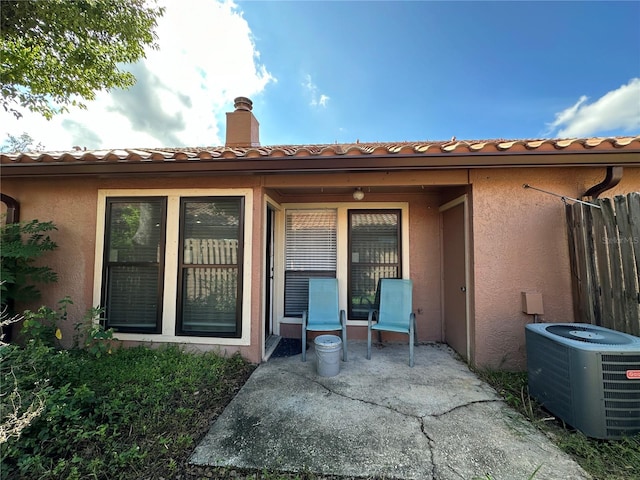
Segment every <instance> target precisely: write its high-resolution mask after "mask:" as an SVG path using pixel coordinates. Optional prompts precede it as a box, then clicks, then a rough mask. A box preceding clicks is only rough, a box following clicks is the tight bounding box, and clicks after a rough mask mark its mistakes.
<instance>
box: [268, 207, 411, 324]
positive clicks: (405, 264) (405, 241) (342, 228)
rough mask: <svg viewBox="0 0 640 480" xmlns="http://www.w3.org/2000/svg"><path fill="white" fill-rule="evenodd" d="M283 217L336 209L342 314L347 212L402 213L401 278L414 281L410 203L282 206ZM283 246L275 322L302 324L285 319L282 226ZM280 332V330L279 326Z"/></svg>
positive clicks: (281, 248)
mask: <svg viewBox="0 0 640 480" xmlns="http://www.w3.org/2000/svg"><path fill="white" fill-rule="evenodd" d="M279 206H280V208H281V211H280V213H281V215H282V218H284V215H285V214H286V211H287V210H289V209H291V210H304V209H318V208H334V209H336V210H337V213H338V225H337V231H336V235H337V265H336V278H337V279H338V303H339V306H340V309H341V310H345V311H348V308H347V305H348V296H347V282H348V281H349V278H348V261H349V256H348V248H349V235H348V233H349V217H348V214H347V211H348V210H358V209H360V210H393V209H395V210H400V215H401V219H400V223H401V236H402V238H401V242H402V278H411V265H410V262H409V223H410V219H409V203H407V202H358V203H354V202H345V203H320V204H318V203H283V204H280V205H279ZM282 225H283V227H282V240H283V241H282V242H279V244H278V255H277V258H276V261H277V267H276V278H277V279H278V280H277V283H276V285H275V290H276V295H275V297H276V298H275V309H276V311H275V315H274V316H275V318H277V320H278V321H277V323H278V325H279V324H298V325H300V324H302V320H301V319H300V318H296V317H285V316H284V271H285V265H284V258H285V245H284V224H282ZM347 325H353V326H366V325H367V321H366V320H350V319H348V318H347ZM278 329H279V326H278Z"/></svg>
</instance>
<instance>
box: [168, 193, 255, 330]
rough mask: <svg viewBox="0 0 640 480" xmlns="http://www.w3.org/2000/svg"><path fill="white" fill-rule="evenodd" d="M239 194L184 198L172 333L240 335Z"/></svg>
mask: <svg viewBox="0 0 640 480" xmlns="http://www.w3.org/2000/svg"><path fill="white" fill-rule="evenodd" d="M242 207H243V199H242V198H241V197H237V198H233V197H231V198H229V197H227V198H189V199H184V198H183V199H182V200H181V205H180V211H181V215H180V217H181V226H180V230H181V235H180V242H181V248H180V260H179V264H180V266H179V277H180V280H179V285H180V290H179V293H178V296H179V298H180V299H181V301H180V303H179V307H178V308H179V312H178V323H177V326H176V329H177V332H176V334H189V335H210V334H212V333H215V334H216V335H217V336H233V337H239V336H240V335H241V331H240V327H241V318H242V315H241V313H242V312H241V311H242V309H241V306H242V303H241V297H242V296H241V295H240V292H241V285H240V281H241V279H242V239H243V232H242V226H243V224H244V221H243V218H242V211H243V208H242Z"/></svg>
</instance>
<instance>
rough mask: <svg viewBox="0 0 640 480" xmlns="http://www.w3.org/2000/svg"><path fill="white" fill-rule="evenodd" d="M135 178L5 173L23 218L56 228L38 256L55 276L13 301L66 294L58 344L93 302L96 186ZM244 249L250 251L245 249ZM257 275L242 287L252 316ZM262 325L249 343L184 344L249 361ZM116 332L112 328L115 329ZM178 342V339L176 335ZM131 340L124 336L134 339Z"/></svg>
mask: <svg viewBox="0 0 640 480" xmlns="http://www.w3.org/2000/svg"><path fill="white" fill-rule="evenodd" d="M144 183H145V187H147V188H156V189H158V188H159V189H161V188H173V189H176V188H185V189H188V188H216V187H218V188H233V187H246V186H248V184H253V183H255V181H254V180H249V181H248V180H247V179H246V178H242V179H239V178H235V177H226V178H224V179H212V178H200V179H193V178H168V177H165V178H157V179H151V180H145V182H144ZM139 186H140V180H139V179H135V178H129V179H108V178H106V179H96V178H76V177H74V178H56V179H26V178H15V179H4V180H3V184H2V192H3V193H5V194H7V195H10V196H11V197H13V198H15V199H16V200H18V201H19V202H20V208H21V212H20V217H21V219H22V220H24V221H27V220H32V219H38V220H40V221H52V222H54V223H55V224H56V225H57V227H58V230H57V231H54V232H53V233H52V234H51V237H52V239H53V240H54V241H55V242H56V243H57V244H58V248H57V249H56V250H55V251H53V252H50V253H47V254H46V255H45V256H43V257H42V264H44V265H48V266H50V267H51V268H52V269H53V270H54V271H55V272H57V274H58V282H56V283H55V284H49V285H43V286H42V288H41V290H42V298H41V299H40V300H39V301H37V302H34V303H33V304H29V305H18V306H17V308H18V309H22V310H24V309H32V310H35V309H37V308H38V307H39V306H40V305H47V306H51V307H55V306H56V304H57V302H58V301H59V300H60V299H62V298H64V297H65V296H69V297H70V298H71V299H72V301H73V302H74V303H73V305H71V306H70V307H69V309H68V310H69V319H68V321H67V322H65V324H64V325H61V330H62V334H63V339H62V342H61V343H62V345H63V346H65V347H69V346H71V345H72V342H73V335H74V324H76V323H78V322H80V321H82V318H83V316H84V315H85V313H86V312H87V310H88V309H90V308H91V307H92V303H93V279H94V265H95V248H96V212H97V199H98V190H99V189H104V188H107V189H117V188H139ZM260 198H261V197H259V196H256V200H257V201H256V202H254V204H253V215H254V217H253V218H254V221H255V222H258V223H256V224H257V225H260V224H261V222H262V215H261V209H260V207H259V201H260ZM261 234H262V231H261V229H260V228H254V239H255V238H261V237H259V235H261ZM254 239H251V240H252V242H253V243H252V250H251V254H252V255H254V256H255V255H256V254H258V253H259V252H260V251H261V243H260V242H256V241H253V240H254ZM247 254H249V252H247ZM252 268H253V271H252V273H257V272H258V270H259V265H257V264H256V263H255V262H254V263H253V265H252ZM259 286H260V276H259V275H254V276H253V277H252V281H251V284H250V285H247V286H246V288H247V289H250V290H251V291H252V293H253V303H252V306H251V316H252V318H258V317H259V315H260V305H261V303H260V302H261V298H260V288H259ZM261 333H262V332H261V330H260V329H259V328H256V326H255V324H254V325H252V328H251V337H250V340H251V345H250V346H241V345H240V346H236V345H225V346H218V345H210V344H206V345H205V344H198V343H191V344H189V345H187V346H186V347H188V348H190V349H195V350H210V349H212V348H214V349H216V350H219V351H221V352H224V353H226V354H232V353H235V352H240V353H241V354H242V355H243V356H245V358H247V359H248V360H249V361H252V362H259V361H260V360H261V344H260V342H259V341H258V339H259V335H260V334H261ZM116 337H117V334H116ZM177 341H178V342H179V339H178V340H177ZM135 343H136V342H126V344H135Z"/></svg>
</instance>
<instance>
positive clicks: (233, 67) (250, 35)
mask: <svg viewBox="0 0 640 480" xmlns="http://www.w3.org/2000/svg"><path fill="white" fill-rule="evenodd" d="M161 3H163V4H165V5H166V6H167V12H166V15H165V17H164V18H163V19H162V20H161V24H160V26H159V29H158V36H159V44H160V50H159V51H154V52H150V53H149V54H148V56H147V59H146V60H144V61H143V62H140V63H139V64H137V65H133V66H130V67H128V68H130V69H131V70H132V71H133V72H134V73H135V74H136V75H137V77H138V84H137V85H136V86H135V87H134V88H132V89H131V90H129V91H126V92H122V91H114V92H110V93H102V94H100V95H99V96H98V98H97V99H96V101H95V102H93V103H92V104H90V105H89V108H88V110H87V111H84V112H82V111H74V112H71V113H69V114H65V115H63V116H59V117H57V118H56V119H54V120H52V121H50V122H47V121H45V120H42V119H40V118H37V117H36V116H34V115H29V114H27V115H25V118H24V119H22V120H14V119H13V118H11V117H8V116H6V115H5V116H0V121H1V122H2V123H1V126H0V138H5V136H6V133H11V134H14V135H18V134H20V133H22V132H23V131H26V132H28V133H30V134H31V135H32V136H33V137H34V139H36V141H39V142H41V143H42V144H43V145H44V146H45V148H46V149H49V150H53V149H56V150H57V149H70V148H71V147H72V146H73V145H80V146H83V147H86V148H88V149H95V148H133V147H161V146H166V147H173V146H211V145H213V146H215V145H222V144H224V132H225V112H228V111H231V110H232V109H233V98H234V97H236V96H248V97H250V98H252V100H253V101H254V114H255V115H256V117H257V118H258V120H259V122H260V140H261V143H262V144H263V145H282V144H314V143H334V142H339V143H350V142H355V141H356V140H360V141H361V142H375V141H382V142H393V141H405V140H406V141H424V140H447V139H450V138H451V137H453V136H455V137H456V138H458V139H495V138H509V139H516V138H540V137H590V136H613V135H622V136H627V135H638V134H640V27H639V25H640V2H586V1H580V2H544V1H540V2H480V1H478V2H457V1H449V2H432V1H423V2H418V1H410V2H409V1H386V2H381V1H378V2H362V1H354V2H344V1H322V2H310V1H296V2H273V1H237V2H236V3H232V2H218V1H215V0H186V1H179V0H163V1H162V2H161Z"/></svg>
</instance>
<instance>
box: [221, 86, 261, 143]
mask: <svg viewBox="0 0 640 480" xmlns="http://www.w3.org/2000/svg"><path fill="white" fill-rule="evenodd" d="M234 102H235V103H234V105H233V106H234V107H235V109H236V110H235V111H234V112H227V141H226V143H225V146H227V147H259V146H260V124H259V123H258V120H257V119H256V117H254V116H253V113H251V110H252V109H253V102H252V101H251V100H250V99H248V98H247V97H237V98H236V99H235V100H234Z"/></svg>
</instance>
